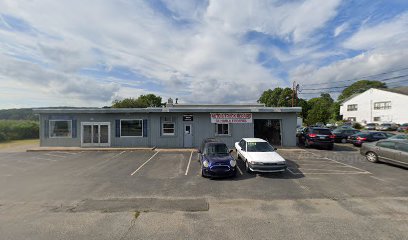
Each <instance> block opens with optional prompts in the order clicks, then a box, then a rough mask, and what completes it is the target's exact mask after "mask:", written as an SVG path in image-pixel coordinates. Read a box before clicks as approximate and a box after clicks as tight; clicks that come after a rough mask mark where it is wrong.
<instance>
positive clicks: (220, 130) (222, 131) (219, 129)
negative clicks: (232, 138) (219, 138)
mask: <svg viewBox="0 0 408 240" xmlns="http://www.w3.org/2000/svg"><path fill="white" fill-rule="evenodd" d="M216 134H217V135H229V124H228V123H222V124H218V123H217V124H216Z"/></svg>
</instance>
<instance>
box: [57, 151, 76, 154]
mask: <svg viewBox="0 0 408 240" xmlns="http://www.w3.org/2000/svg"><path fill="white" fill-rule="evenodd" d="M54 153H62V154H69V155H76V154H78V153H79V152H62V151H56V152H54Z"/></svg>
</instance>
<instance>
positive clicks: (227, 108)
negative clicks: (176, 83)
mask: <svg viewBox="0 0 408 240" xmlns="http://www.w3.org/2000/svg"><path fill="white" fill-rule="evenodd" d="M33 111H34V113H37V114H59V113H63V114H64V113H165V112H172V113H199V112H204V113H206V112H207V113H212V112H215V113H217V112H225V113H230V112H236V113H239V112H265V113H272V112H288V113H289V112H295V113H299V112H301V111H302V108H301V107H265V106H263V105H259V104H253V105H248V104H247V105H181V104H180V105H179V106H177V105H176V104H174V105H173V106H171V107H148V108H79V109H78V108H73V109H69V108H63V109H54V108H52V109H51V108H50V109H46V108H40V109H33Z"/></svg>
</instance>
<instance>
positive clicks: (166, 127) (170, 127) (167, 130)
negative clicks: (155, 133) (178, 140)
mask: <svg viewBox="0 0 408 240" xmlns="http://www.w3.org/2000/svg"><path fill="white" fill-rule="evenodd" d="M174 126H175V124H174V122H164V123H162V135H165V136H173V135H174V133H175V131H174Z"/></svg>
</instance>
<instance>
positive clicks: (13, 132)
mask: <svg viewBox="0 0 408 240" xmlns="http://www.w3.org/2000/svg"><path fill="white" fill-rule="evenodd" d="M38 137H39V123H38V122H36V121H27V120H0V141H7V140H20V139H31V138H38Z"/></svg>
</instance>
